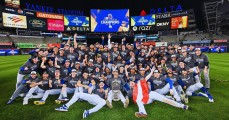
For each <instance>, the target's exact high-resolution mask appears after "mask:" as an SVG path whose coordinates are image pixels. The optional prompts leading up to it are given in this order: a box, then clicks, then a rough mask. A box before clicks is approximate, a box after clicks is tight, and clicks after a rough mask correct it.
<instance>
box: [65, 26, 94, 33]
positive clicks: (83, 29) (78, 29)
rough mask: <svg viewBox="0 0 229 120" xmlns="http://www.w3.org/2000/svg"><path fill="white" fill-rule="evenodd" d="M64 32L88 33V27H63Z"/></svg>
mask: <svg viewBox="0 0 229 120" xmlns="http://www.w3.org/2000/svg"><path fill="white" fill-rule="evenodd" d="M64 31H69V32H74V31H75V32H89V31H90V27H71V26H64Z"/></svg>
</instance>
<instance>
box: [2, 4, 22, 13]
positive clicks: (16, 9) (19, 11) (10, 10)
mask: <svg viewBox="0 0 229 120" xmlns="http://www.w3.org/2000/svg"><path fill="white" fill-rule="evenodd" d="M2 10H3V11H4V12H6V13H12V14H19V15H23V14H24V11H23V10H22V9H20V8H13V7H7V6H4V7H2Z"/></svg>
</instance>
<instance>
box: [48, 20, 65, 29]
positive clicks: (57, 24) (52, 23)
mask: <svg viewBox="0 0 229 120" xmlns="http://www.w3.org/2000/svg"><path fill="white" fill-rule="evenodd" d="M47 22H48V30H50V31H64V21H63V20H54V19H48V20H47Z"/></svg>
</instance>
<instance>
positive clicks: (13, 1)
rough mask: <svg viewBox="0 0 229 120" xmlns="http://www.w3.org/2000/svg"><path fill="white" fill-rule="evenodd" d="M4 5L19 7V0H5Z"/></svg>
mask: <svg viewBox="0 0 229 120" xmlns="http://www.w3.org/2000/svg"><path fill="white" fill-rule="evenodd" d="M5 4H6V6H11V7H15V8H19V7H20V0H5Z"/></svg>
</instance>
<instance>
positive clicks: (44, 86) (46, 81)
mask: <svg viewBox="0 0 229 120" xmlns="http://www.w3.org/2000/svg"><path fill="white" fill-rule="evenodd" d="M49 80H50V79H49V78H48V79H43V78H40V79H39V82H42V85H38V87H39V88H41V89H42V90H48V89H49Z"/></svg>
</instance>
